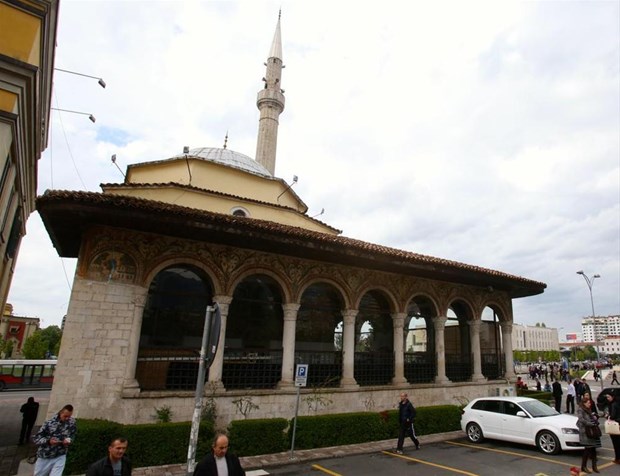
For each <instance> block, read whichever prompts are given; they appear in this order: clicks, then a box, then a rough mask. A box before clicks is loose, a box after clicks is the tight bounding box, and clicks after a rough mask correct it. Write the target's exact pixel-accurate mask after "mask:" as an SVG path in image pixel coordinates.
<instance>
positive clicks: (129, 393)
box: [121, 378, 140, 397]
mask: <svg viewBox="0 0 620 476" xmlns="http://www.w3.org/2000/svg"><path fill="white" fill-rule="evenodd" d="M121 395H122V396H123V397H137V396H139V395H140V384H139V383H138V381H137V380H136V379H135V378H132V379H129V380H126V381H125V383H124V385H123V390H122V391H121Z"/></svg>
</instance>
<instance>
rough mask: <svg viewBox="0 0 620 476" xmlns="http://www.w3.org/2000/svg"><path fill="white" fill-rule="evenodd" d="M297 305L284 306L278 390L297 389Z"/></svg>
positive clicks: (298, 306)
mask: <svg viewBox="0 0 620 476" xmlns="http://www.w3.org/2000/svg"><path fill="white" fill-rule="evenodd" d="M299 308H300V305H299V304H297V303H291V304H283V305H282V310H283V311H284V325H283V328H282V378H281V380H280V381H279V382H278V388H293V387H295V380H294V377H295V369H294V367H295V329H296V327H297V311H299Z"/></svg>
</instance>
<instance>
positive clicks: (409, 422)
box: [396, 392, 420, 454]
mask: <svg viewBox="0 0 620 476" xmlns="http://www.w3.org/2000/svg"><path fill="white" fill-rule="evenodd" d="M416 413H417V412H416V409H415V407H414V406H413V404H412V403H411V402H410V401H409V398H408V397H407V394H406V393H404V392H403V393H401V394H400V402H398V421H399V423H400V428H399V431H398V443H397V444H396V453H398V454H403V444H404V443H405V436H407V435H409V437H410V438H411V441H413V443H414V444H415V449H416V450H419V449H420V441H419V440H418V438H417V437H416V435H415V428H414V427H413V422H414V420H415V417H416Z"/></svg>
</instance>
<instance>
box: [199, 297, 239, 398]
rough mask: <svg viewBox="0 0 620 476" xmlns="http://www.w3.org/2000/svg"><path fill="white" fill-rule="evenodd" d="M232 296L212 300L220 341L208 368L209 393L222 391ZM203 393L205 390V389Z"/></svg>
mask: <svg viewBox="0 0 620 476" xmlns="http://www.w3.org/2000/svg"><path fill="white" fill-rule="evenodd" d="M232 299H233V298H232V296H224V295H221V296H213V300H214V301H215V302H216V303H217V305H218V307H219V308H220V319H221V320H220V339H219V340H218V341H217V350H216V351H215V355H214V356H213V362H212V363H211V367H210V368H209V380H208V383H209V387H210V391H213V392H214V391H216V390H223V389H224V384H223V383H222V370H223V368H224V346H225V342H226V322H227V320H228V308H229V307H230V303H231V302H232ZM205 391H207V388H206V387H205Z"/></svg>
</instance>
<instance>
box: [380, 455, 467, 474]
mask: <svg viewBox="0 0 620 476" xmlns="http://www.w3.org/2000/svg"><path fill="white" fill-rule="evenodd" d="M381 453H383V454H384V455H388V456H394V457H396V458H401V459H406V460H408V461H415V462H416V463H420V464H425V465H427V466H434V467H436V468H441V469H445V470H447V471H452V472H453V473H459V474H466V475H467V476H478V475H477V474H476V473H468V472H467V471H462V470H460V469H456V468H452V467H450V466H444V465H441V464H436V463H431V462H430V461H424V460H422V459H417V458H412V457H411V456H405V455H399V454H396V453H393V452H391V451H382V452H381Z"/></svg>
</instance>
